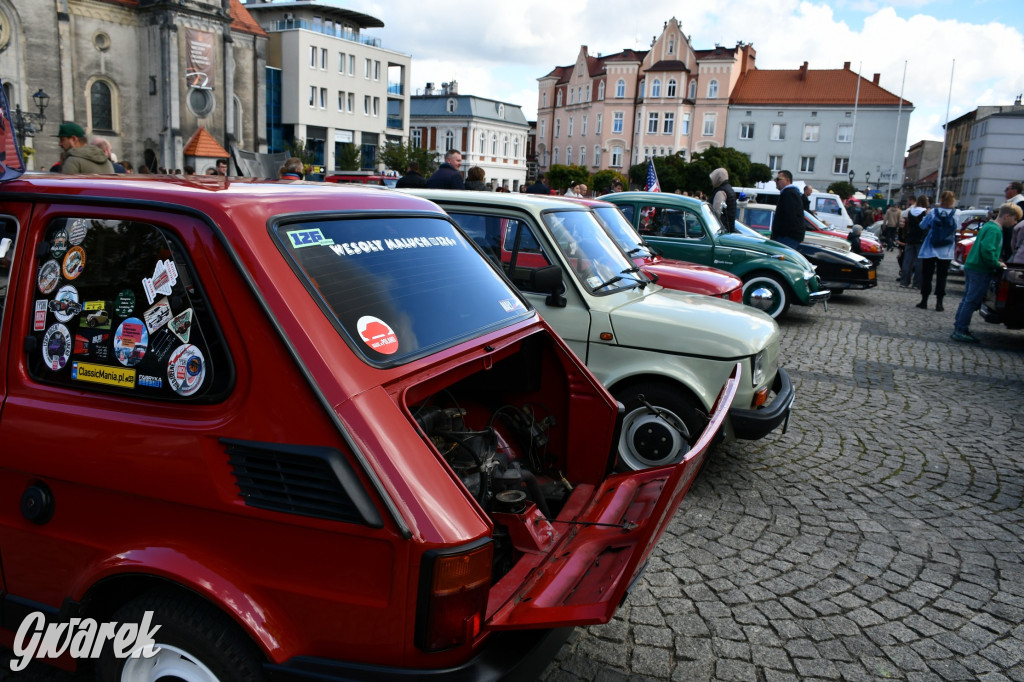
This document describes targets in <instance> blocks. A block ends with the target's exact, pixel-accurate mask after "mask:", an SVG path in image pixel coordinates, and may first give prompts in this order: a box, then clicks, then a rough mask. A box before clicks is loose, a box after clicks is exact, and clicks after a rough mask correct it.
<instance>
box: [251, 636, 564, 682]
mask: <svg viewBox="0 0 1024 682" xmlns="http://www.w3.org/2000/svg"><path fill="white" fill-rule="evenodd" d="M572 631H573V628H556V629H553V630H515V631H508V632H496V633H493V634H492V635H491V637H490V639H489V640H488V642H487V644H486V645H485V647H484V649H483V650H482V651H481V652H480V653H478V654H477V655H476V656H475V657H473V658H472V659H471V660H469V661H467V662H466V663H464V664H462V665H459V666H455V667H451V668H443V669H437V670H424V669H410V668H393V667H389V666H373V665H361V664H357V663H346V662H343V661H333V660H329V659H324V658H313V657H309V656H299V657H296V658H293V659H291V660H288V661H285V662H284V663H280V664H268V665H266V666H265V667H264V669H265V670H266V672H267V673H268V677H269V679H270V680H272V681H273V682H279V681H287V682H292V681H295V682H298V681H300V680H301V681H308V680H317V681H324V682H326V681H327V680H366V681H367V682H370V681H373V682H378V681H379V682H406V681H410V682H411V681H412V680H445V682H448V681H449V680H450V681H452V682H461V681H465V682H471V681H473V682H475V681H476V680H536V679H538V678H539V677H540V675H541V673H543V672H544V669H545V668H546V667H547V665H548V663H550V662H551V661H552V660H553V659H554V657H555V655H556V654H557V653H558V650H559V649H561V648H562V644H564V643H565V640H566V639H568V638H569V635H570V634H571V633H572Z"/></svg>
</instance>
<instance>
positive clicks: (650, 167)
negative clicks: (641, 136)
mask: <svg viewBox="0 0 1024 682" xmlns="http://www.w3.org/2000/svg"><path fill="white" fill-rule="evenodd" d="M644 191H646V192H660V191H661V185H659V184H658V173H657V172H656V171H655V170H654V159H652V158H650V157H648V158H647V185H646V186H644Z"/></svg>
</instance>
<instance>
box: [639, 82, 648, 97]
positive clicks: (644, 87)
mask: <svg viewBox="0 0 1024 682" xmlns="http://www.w3.org/2000/svg"><path fill="white" fill-rule="evenodd" d="M646 93H647V80H646V79H645V80H642V81H640V99H643V98H644V95H645V94H646Z"/></svg>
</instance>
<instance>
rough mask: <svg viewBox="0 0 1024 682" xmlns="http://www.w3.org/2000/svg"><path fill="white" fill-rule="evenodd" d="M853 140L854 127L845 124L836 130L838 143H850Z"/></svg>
mask: <svg viewBox="0 0 1024 682" xmlns="http://www.w3.org/2000/svg"><path fill="white" fill-rule="evenodd" d="M852 139H853V126H852V125H846V124H845V123H844V124H843V125H841V126H839V127H838V128H836V142H849V141H850V140H852Z"/></svg>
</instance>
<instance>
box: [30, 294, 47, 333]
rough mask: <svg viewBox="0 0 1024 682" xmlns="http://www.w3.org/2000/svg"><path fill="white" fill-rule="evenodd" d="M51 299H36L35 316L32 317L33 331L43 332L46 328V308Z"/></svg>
mask: <svg viewBox="0 0 1024 682" xmlns="http://www.w3.org/2000/svg"><path fill="white" fill-rule="evenodd" d="M48 303H49V301H46V300H45V299H39V300H38V301H36V311H35V317H34V318H33V319H32V331H34V332H41V331H44V330H45V329H46V310H47V308H48V307H49V306H48Z"/></svg>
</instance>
